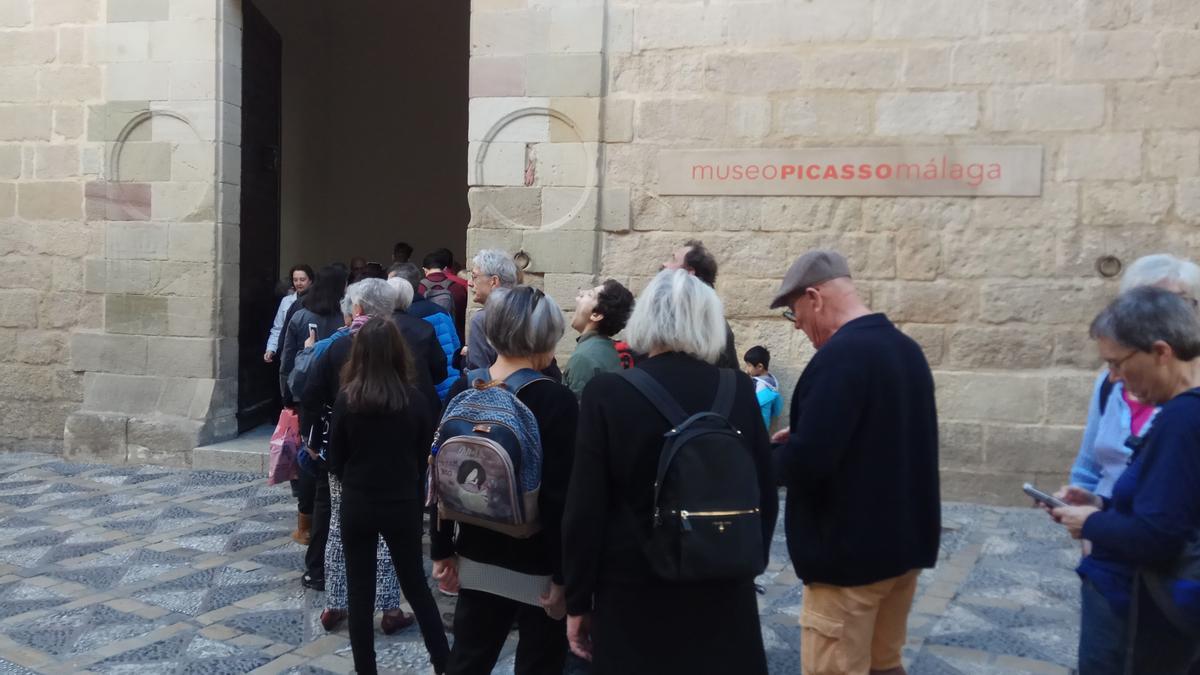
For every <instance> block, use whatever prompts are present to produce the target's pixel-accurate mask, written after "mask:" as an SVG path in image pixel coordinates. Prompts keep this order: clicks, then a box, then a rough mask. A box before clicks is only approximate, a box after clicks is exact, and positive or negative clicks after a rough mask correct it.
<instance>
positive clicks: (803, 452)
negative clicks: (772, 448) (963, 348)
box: [771, 250, 941, 675]
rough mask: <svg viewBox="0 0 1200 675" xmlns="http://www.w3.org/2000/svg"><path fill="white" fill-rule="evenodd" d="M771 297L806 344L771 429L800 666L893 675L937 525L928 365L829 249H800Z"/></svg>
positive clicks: (811, 671)
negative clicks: (783, 416) (807, 355)
mask: <svg viewBox="0 0 1200 675" xmlns="http://www.w3.org/2000/svg"><path fill="white" fill-rule="evenodd" d="M771 307H772V308H776V307H786V308H787V310H786V311H784V317H785V318H787V319H788V320H789V321H791V322H792V323H793V324H794V325H795V327H796V328H797V329H798V330H801V331H804V334H805V335H807V336H808V339H809V340H811V341H812V343H813V346H814V347H816V348H817V353H816V355H815V356H813V358H812V360H811V361H810V362H809V364H808V366H807V367H806V368H805V369H804V373H803V374H802V375H801V376H800V381H799V382H797V383H796V390H795V392H794V393H793V395H792V409H791V426H790V428H789V429H787V430H784V431H781V432H779V433H778V434H776V436H775V438H774V439H773V440H774V441H775V442H776V443H778V444H779V445H778V446H777V450H776V456H775V460H776V471H777V472H778V477H779V482H780V484H782V485H786V486H787V488H788V493H787V511H786V513H787V520H786V530H787V538H788V552H789V553H790V555H791V558H792V564H793V565H794V566H795V568H796V575H797V576H799V577H800V579H801V580H802V581H803V582H804V584H805V588H804V606H803V609H802V611H801V613H800V625H801V638H800V640H801V642H800V644H801V647H800V659H801V665H802V669H803V672H804V674H805V675H826V674H834V673H836V674H838V675H843V674H846V673H853V674H855V675H859V674H861V675H867V673H871V674H873V675H875V674H880V673H888V674H889V675H890V674H893V673H897V674H902V673H904V667H903V666H902V664H901V660H900V659H901V650H902V648H903V647H904V643H905V640H906V633H907V622H908V612H909V609H910V607H911V605H912V599H913V594H914V592H915V591H916V586H917V575H918V574H919V573H920V570H921V569H922V568H927V567H933V566H934V564H935V563H936V562H937V555H938V539H939V536H940V534H941V498H940V495H939V491H938V460H937V452H938V427H937V410H936V407H935V404H934V394H933V375H932V373H930V371H929V364H928V363H927V362H926V361H925V355H924V354H923V353H922V352H921V348H920V347H919V346H917V343H916V342H914V341H913V340H912V339H911V338H909V337H908V336H906V335H904V334H903V333H901V332H900V331H899V330H898V329H897V328H896V327H895V326H894V325H893V324H892V322H891V321H889V320H888V318H887V317H886V316H884V315H883V314H873V313H871V311H870V310H869V309H867V307H866V305H865V304H863V301H862V299H861V298H860V297H859V295H858V291H857V289H856V288H855V286H854V282H853V281H852V280H851V279H850V267H849V265H848V264H847V263H846V259H845V258H844V257H842V255H841V254H839V253H837V252H836V251H828V250H814V251H809V252H807V253H805V254H804V255H802V256H800V258H798V259H797V260H796V262H795V263H793V264H792V266H791V268H790V269H789V270H788V272H787V275H786V276H785V277H784V280H783V284H782V285H781V286H780V288H779V292H778V294H776V296H775V299H774V300H773V301H772V302H771Z"/></svg>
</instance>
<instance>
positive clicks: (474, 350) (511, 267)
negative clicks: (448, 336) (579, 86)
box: [463, 249, 517, 370]
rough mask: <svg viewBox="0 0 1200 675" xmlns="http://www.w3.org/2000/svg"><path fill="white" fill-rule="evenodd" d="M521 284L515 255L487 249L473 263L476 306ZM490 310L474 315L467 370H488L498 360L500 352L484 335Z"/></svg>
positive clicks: (468, 343)
mask: <svg viewBox="0 0 1200 675" xmlns="http://www.w3.org/2000/svg"><path fill="white" fill-rule="evenodd" d="M516 285H517V264H516V263H515V262H513V259H512V256H510V255H509V254H508V253H506V252H504V251H500V250H496V249H484V250H482V251H480V252H479V253H476V254H475V257H474V258H473V259H472V260H471V280H470V286H471V290H472V292H473V293H474V296H473V298H474V300H475V304H477V305H479V306H480V307H482V306H484V305H486V304H487V299H488V296H490V295H491V294H492V291H494V290H496V289H497V288H512V287H513V286H516ZM486 318H487V310H484V309H480V310H479V311H477V312H475V314H473V315H472V316H471V326H470V328H469V329H468V331H467V346H466V347H463V355H464V356H465V358H464V360H463V364H464V365H465V368H466V369H467V370H475V369H477V368H487V367H488V366H490V365H492V363H494V362H495V361H496V350H495V349H492V345H491V344H489V343H488V340H487V337H485V336H484V334H483V322H484V320H485V319H486Z"/></svg>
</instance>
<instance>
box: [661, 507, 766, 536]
mask: <svg viewBox="0 0 1200 675" xmlns="http://www.w3.org/2000/svg"><path fill="white" fill-rule="evenodd" d="M755 513H758V509H756V508H755V509H735V510H730V511H688V510H686V509H685V510H682V511H680V512H679V521H680V526H681V527H682V528H683V529H684V531H688V532H690V531H691V529H692V523H691V522H690V521H689V519H690V518H692V517H693V516H696V517H700V518H723V517H726V516H748V515H751V514H755ZM720 529H721V531H722V532H724V531H725V528H723V527H722V528H720Z"/></svg>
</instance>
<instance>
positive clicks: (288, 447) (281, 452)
mask: <svg viewBox="0 0 1200 675" xmlns="http://www.w3.org/2000/svg"><path fill="white" fill-rule="evenodd" d="M298 452H300V417H299V416H297V415H296V411H294V410H291V409H290V408H284V409H283V412H281V413H279V423H278V424H276V425H275V433H274V434H271V461H270V464H269V465H268V468H267V485H275V484H277V483H282V482H284V481H288V480H294V479H295V478H296V477H297V476H299V475H300V468H299V466H297V464H296V454H297V453H298Z"/></svg>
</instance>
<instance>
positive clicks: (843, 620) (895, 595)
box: [800, 570, 920, 675]
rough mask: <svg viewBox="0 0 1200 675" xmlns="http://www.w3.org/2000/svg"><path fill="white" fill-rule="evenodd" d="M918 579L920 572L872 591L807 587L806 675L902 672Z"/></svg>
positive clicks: (802, 648)
mask: <svg viewBox="0 0 1200 675" xmlns="http://www.w3.org/2000/svg"><path fill="white" fill-rule="evenodd" d="M918 575H920V570H912V571H911V572H908V573H907V574H902V575H900V576H898V577H895V578H892V579H885V580H883V581H879V582H876V583H873V584H868V585H866V586H827V585H825V584H809V585H807V586H805V587H804V606H803V608H802V609H801V611H800V667H801V670H802V671H803V673H804V675H866V674H867V672H868V671H871V670H888V669H889V668H897V667H899V666H900V665H901V652H902V650H903V649H904V643H905V641H906V639H907V634H908V611H909V609H910V608H911V607H912V600H913V595H914V594H915V593H916V590H917V576H918Z"/></svg>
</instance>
